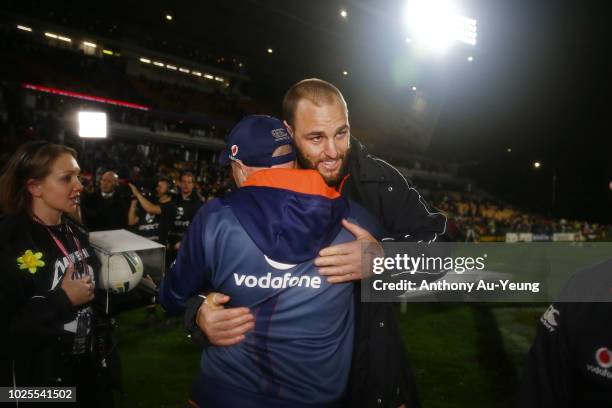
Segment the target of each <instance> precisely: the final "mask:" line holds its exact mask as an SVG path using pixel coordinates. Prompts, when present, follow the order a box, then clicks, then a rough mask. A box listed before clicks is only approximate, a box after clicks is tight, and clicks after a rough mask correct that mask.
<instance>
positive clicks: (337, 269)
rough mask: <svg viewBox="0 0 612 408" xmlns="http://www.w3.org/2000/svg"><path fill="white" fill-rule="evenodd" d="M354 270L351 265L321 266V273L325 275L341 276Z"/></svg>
mask: <svg viewBox="0 0 612 408" xmlns="http://www.w3.org/2000/svg"><path fill="white" fill-rule="evenodd" d="M351 272H353V270H352V268H351V266H350V265H340V266H328V267H326V268H320V269H319V274H321V275H323V276H341V275H346V274H348V273H351Z"/></svg>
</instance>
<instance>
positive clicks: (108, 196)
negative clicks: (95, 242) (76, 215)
mask: <svg viewBox="0 0 612 408" xmlns="http://www.w3.org/2000/svg"><path fill="white" fill-rule="evenodd" d="M118 186H119V176H118V175H117V173H115V172H114V171H107V172H106V173H104V174H103V175H102V177H101V178H100V184H99V186H98V188H97V189H96V190H95V191H94V192H93V193H92V194H87V195H85V196H84V197H83V200H82V203H81V212H82V215H83V222H84V223H85V225H86V226H87V227H88V228H89V230H90V231H104V230H113V229H121V228H126V227H127V214H128V209H129V204H130V202H129V198H128V196H127V195H126V194H125V193H124V192H123V191H121V189H120V188H118Z"/></svg>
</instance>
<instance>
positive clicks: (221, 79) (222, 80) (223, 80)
mask: <svg viewBox="0 0 612 408" xmlns="http://www.w3.org/2000/svg"><path fill="white" fill-rule="evenodd" d="M215 81H219V82H225V79H223V78H221V77H218V76H216V77H215Z"/></svg>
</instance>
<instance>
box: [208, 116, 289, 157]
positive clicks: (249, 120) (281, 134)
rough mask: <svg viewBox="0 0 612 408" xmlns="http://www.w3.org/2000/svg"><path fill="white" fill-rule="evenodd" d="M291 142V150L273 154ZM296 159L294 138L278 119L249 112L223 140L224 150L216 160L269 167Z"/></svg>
mask: <svg viewBox="0 0 612 408" xmlns="http://www.w3.org/2000/svg"><path fill="white" fill-rule="evenodd" d="M284 145H290V146H291V147H292V151H291V153H288V154H284V155H282V156H277V157H272V154H273V153H274V151H275V150H276V149H278V148H279V147H280V146H284ZM294 159H295V149H294V148H293V140H292V138H291V136H290V135H289V132H288V131H287V128H286V127H285V125H283V122H281V121H280V120H278V119H276V118H274V117H272V116H266V115H250V116H247V117H245V118H244V119H242V120H241V121H240V122H238V124H237V125H236V126H234V128H233V129H232V131H231V132H230V133H229V135H227V138H226V139H225V150H223V151H222V152H221V156H220V157H219V163H220V164H221V165H222V166H225V165H227V164H229V163H230V160H240V161H242V162H243V163H244V164H246V165H247V166H251V167H272V166H274V165H277V164H283V163H287V162H290V161H292V160H294Z"/></svg>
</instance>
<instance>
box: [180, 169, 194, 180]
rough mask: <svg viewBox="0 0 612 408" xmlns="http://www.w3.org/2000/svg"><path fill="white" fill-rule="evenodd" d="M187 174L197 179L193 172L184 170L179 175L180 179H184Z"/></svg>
mask: <svg viewBox="0 0 612 408" xmlns="http://www.w3.org/2000/svg"><path fill="white" fill-rule="evenodd" d="M185 176H187V177H191V178H192V179H193V181H195V179H196V178H195V176H194V175H193V173H192V172H190V171H184V172H182V173H181V177H179V180H182V179H183V177H185Z"/></svg>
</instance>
